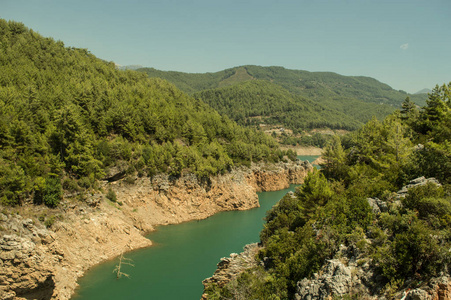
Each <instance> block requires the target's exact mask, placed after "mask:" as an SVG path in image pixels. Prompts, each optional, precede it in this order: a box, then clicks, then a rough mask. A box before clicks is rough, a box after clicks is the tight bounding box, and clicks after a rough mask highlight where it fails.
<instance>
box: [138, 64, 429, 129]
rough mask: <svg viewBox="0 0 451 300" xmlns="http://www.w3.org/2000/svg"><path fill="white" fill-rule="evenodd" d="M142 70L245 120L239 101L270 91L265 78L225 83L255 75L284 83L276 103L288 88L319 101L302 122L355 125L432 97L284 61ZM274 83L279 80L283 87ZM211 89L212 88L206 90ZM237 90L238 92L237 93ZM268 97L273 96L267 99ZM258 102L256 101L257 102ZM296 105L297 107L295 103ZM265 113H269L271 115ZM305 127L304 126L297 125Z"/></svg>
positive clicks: (303, 98)
mask: <svg viewBox="0 0 451 300" xmlns="http://www.w3.org/2000/svg"><path fill="white" fill-rule="evenodd" d="M138 71H141V72H145V73H147V74H148V76H149V77H159V78H163V79H166V80H168V81H170V82H172V83H173V84H175V85H176V86H177V87H178V88H180V89H181V90H183V91H185V92H187V93H189V94H194V95H196V97H200V98H201V99H202V100H204V101H205V102H207V103H209V104H210V105H211V106H212V107H214V108H216V109H218V110H219V111H222V112H223V113H225V114H227V115H228V116H229V117H231V118H233V119H234V120H236V121H240V122H241V121H243V120H241V119H237V118H236V116H237V115H240V114H237V110H236V108H237V107H236V106H237V105H241V104H238V103H243V101H246V97H251V98H252V99H256V98H255V96H256V95H259V94H263V95H265V88H266V87H263V84H261V83H260V84H257V85H241V86H239V87H236V89H235V91H233V89H225V88H226V87H230V86H235V85H238V84H243V83H244V82H249V81H255V80H259V81H265V82H270V83H271V84H272V85H273V86H272V87H271V89H274V91H276V90H278V92H281V91H282V90H281V89H283V91H284V92H283V93H282V94H284V95H285V96H281V95H280V93H279V95H278V96H274V97H273V103H276V104H275V105H276V106H277V107H279V106H280V105H282V104H281V103H279V104H277V101H279V100H280V99H286V98H287V97H286V94H287V93H288V94H290V97H291V98H292V99H293V101H295V102H299V103H301V104H302V105H304V106H305V107H308V106H309V105H310V106H311V105H316V107H317V108H319V107H320V109H319V110H317V112H316V113H314V114H311V115H310V117H309V116H308V114H305V112H306V111H304V113H303V116H304V117H303V118H304V120H303V121H302V122H295V123H298V124H301V123H302V124H310V126H308V127H311V126H316V125H318V124H323V125H324V127H330V128H337V129H338V128H342V127H345V128H353V127H355V126H356V124H362V123H364V122H366V121H368V120H369V119H371V117H372V116H373V115H375V116H376V117H378V118H380V119H381V118H383V117H385V116H386V115H388V114H389V113H391V112H393V111H394V110H395V109H396V108H400V107H401V104H402V102H403V101H404V100H405V98H406V97H408V96H409V97H410V99H411V101H413V102H415V103H416V104H418V105H420V106H423V105H425V104H426V99H427V95H425V94H418V95H412V94H407V93H405V92H402V91H397V90H394V89H392V88H391V87H390V86H388V85H386V84H384V83H381V82H379V81H377V80H376V79H374V78H370V77H363V76H343V75H339V74H336V73H331V72H308V71H302V70H289V69H285V68H283V67H260V66H241V67H235V68H231V69H227V70H223V71H220V72H216V73H198V74H193V73H182V72H174V71H160V70H156V69H154V68H142V69H138ZM275 86H278V88H279V89H277V88H276V87H275ZM244 87H247V88H249V89H250V90H249V93H247V94H248V95H246V92H245V91H243V88H244ZM258 88H262V89H263V90H260V91H258ZM207 90H212V91H210V92H207ZM232 91H233V92H232ZM238 91H239V92H238ZM220 94H222V95H220ZM233 95H235V96H236V97H235V98H234V96H233ZM274 95H275V94H274ZM266 96H267V95H266ZM266 96H264V97H266ZM224 98H226V99H227V105H229V107H231V108H234V109H224V110H222V108H220V106H221V105H224V104H225V103H223V104H219V103H217V104H215V102H217V101H219V102H220V101H224ZM221 99H222V100H221ZM252 101H253V100H252ZM264 101H266V100H264ZM265 103H268V102H267V101H266V102H265ZM307 103H310V104H307ZM255 105H256V104H255V103H254V105H253V107H254V108H255ZM258 106H260V105H258ZM242 107H243V112H242V113H243V114H244V115H247V116H250V115H251V114H252V112H251V111H248V110H247V109H244V107H248V106H242ZM291 107H292V108H294V107H295V106H291ZM248 108H250V107H248ZM266 111H271V106H268V107H267V108H266ZM331 112H335V113H331ZM232 114H235V116H232ZM294 115H296V114H294ZM265 116H266V117H267V116H268V115H265ZM343 116H346V118H347V121H346V122H343V120H344V119H343V118H342V117H343ZM275 117H276V116H275V115H274V114H273V115H272V117H271V118H272V119H274V118H275ZM291 117H293V116H291ZM291 117H290V118H289V119H291ZM279 119H281V124H283V125H285V126H287V127H288V124H287V123H290V122H288V121H287V122H286V123H284V122H283V120H286V119H284V118H279ZM321 120H327V121H328V122H325V123H322V121H321ZM251 123H253V122H251ZM291 124H292V125H291V127H292V126H293V124H294V123H293V122H291ZM314 124H316V125H314ZM351 124H352V125H351ZM303 128H305V127H298V128H292V129H303Z"/></svg>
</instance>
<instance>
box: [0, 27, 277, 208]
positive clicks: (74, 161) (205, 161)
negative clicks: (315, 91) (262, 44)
mask: <svg viewBox="0 0 451 300" xmlns="http://www.w3.org/2000/svg"><path fill="white" fill-rule="evenodd" d="M0 69H1V72H0V199H1V202H2V203H6V204H18V203H21V202H23V201H24V200H25V199H30V198H33V199H34V201H35V202H36V203H46V204H47V205H49V206H56V205H57V204H58V202H59V199H60V197H61V188H63V189H66V190H77V189H80V188H83V189H85V188H88V187H91V186H93V185H94V184H95V182H96V180H98V179H101V178H104V177H106V176H110V175H112V174H113V173H114V172H117V170H124V171H126V172H128V173H133V172H138V173H139V174H140V175H145V174H148V175H153V174H155V173H158V172H168V173H170V174H172V175H174V176H177V175H179V174H180V173H181V172H182V171H190V172H194V173H196V174H197V175H198V176H200V177H202V176H209V175H212V174H217V173H219V172H225V171H226V170H228V169H229V168H230V167H231V166H232V165H236V164H249V163H250V162H251V161H259V160H268V161H277V160H279V159H280V158H281V157H282V156H283V153H282V152H281V151H279V150H278V148H277V143H276V142H275V141H274V140H273V139H272V138H271V137H268V136H265V135H264V134H263V133H258V132H255V131H253V130H249V129H244V128H242V127H240V126H238V125H237V124H236V123H235V122H233V121H231V120H230V119H229V118H227V117H223V116H220V115H219V114H218V113H217V112H216V111H214V110H213V109H211V108H210V107H209V106H208V105H206V104H204V103H203V102H202V101H199V100H195V99H193V98H191V97H189V96H188V95H186V94H184V93H183V92H181V91H179V90H178V89H176V88H175V87H174V86H173V85H171V84H170V83H168V82H166V81H164V80H161V79H149V78H148V77H147V76H146V75H145V74H143V73H139V72H134V71H119V70H117V68H116V66H115V65H114V63H111V62H110V63H108V62H105V61H102V60H100V59H98V58H96V57H95V56H94V55H92V54H90V53H89V52H88V51H87V50H85V49H76V48H66V47H64V45H63V43H62V42H60V41H57V42H55V41H54V40H53V39H51V38H44V37H42V36H40V35H39V34H37V33H36V32H34V31H32V30H29V29H27V28H26V27H25V26H24V25H23V24H21V23H17V22H12V21H9V22H8V21H5V20H0Z"/></svg>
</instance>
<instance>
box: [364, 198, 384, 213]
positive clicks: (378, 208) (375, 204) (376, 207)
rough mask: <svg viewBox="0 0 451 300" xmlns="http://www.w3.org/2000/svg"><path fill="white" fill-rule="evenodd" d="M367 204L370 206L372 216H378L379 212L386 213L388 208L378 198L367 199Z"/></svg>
mask: <svg viewBox="0 0 451 300" xmlns="http://www.w3.org/2000/svg"><path fill="white" fill-rule="evenodd" d="M366 200H367V201H368V204H369V205H370V207H371V209H372V210H373V214H375V215H378V214H380V213H381V212H387V211H388V206H387V203H385V201H382V200H380V199H378V198H367V199H366Z"/></svg>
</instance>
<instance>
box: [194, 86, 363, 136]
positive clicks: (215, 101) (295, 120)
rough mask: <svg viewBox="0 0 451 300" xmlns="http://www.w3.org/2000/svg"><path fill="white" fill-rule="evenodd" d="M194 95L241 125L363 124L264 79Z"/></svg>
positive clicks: (351, 127)
mask: <svg viewBox="0 0 451 300" xmlns="http://www.w3.org/2000/svg"><path fill="white" fill-rule="evenodd" d="M194 97H196V98H198V99H202V100H204V101H205V102H206V103H207V104H209V105H210V106H211V107H213V108H214V109H216V110H217V111H218V112H219V113H220V114H223V115H227V116H228V117H229V118H231V119H233V120H235V121H237V122H238V123H239V124H242V125H258V124H261V123H264V124H272V125H278V124H282V125H283V126H285V127H287V128H290V129H292V130H295V131H297V130H299V129H307V128H310V129H312V128H323V127H329V128H336V129H347V130H355V129H357V128H358V127H360V126H361V125H363V123H361V122H359V121H357V120H355V119H353V118H350V117H349V116H347V115H345V114H344V113H341V112H339V111H336V110H334V109H329V108H327V107H324V106H322V105H320V104H317V103H316V102H314V101H311V100H307V99H303V98H301V97H300V96H298V95H295V94H292V93H290V92H288V91H287V90H286V89H284V88H283V87H281V86H280V85H276V84H274V83H271V82H269V81H264V80H252V81H246V82H243V83H238V84H235V85H231V86H227V87H223V88H217V89H212V90H205V91H202V92H198V93H195V94H194Z"/></svg>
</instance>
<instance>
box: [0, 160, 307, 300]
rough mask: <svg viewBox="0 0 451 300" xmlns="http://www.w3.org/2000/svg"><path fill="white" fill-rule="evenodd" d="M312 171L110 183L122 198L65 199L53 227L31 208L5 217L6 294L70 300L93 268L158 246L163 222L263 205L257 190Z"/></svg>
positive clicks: (282, 168) (262, 169) (294, 168)
mask: <svg viewBox="0 0 451 300" xmlns="http://www.w3.org/2000/svg"><path fill="white" fill-rule="evenodd" d="M311 168H312V167H311V165H310V164H308V163H301V162H294V163H280V164H275V165H253V166H252V168H250V169H249V168H237V169H234V170H232V171H231V172H230V173H227V174H224V175H219V176H215V177H213V178H211V179H210V180H209V181H207V182H199V181H198V180H197V178H196V177H195V176H192V175H190V174H186V175H184V176H181V177H180V178H170V177H168V176H155V177H154V178H152V180H149V178H136V181H135V183H134V184H133V185H130V184H129V183H127V182H125V181H118V182H116V183H110V184H107V183H104V186H103V190H104V191H105V193H106V191H107V190H108V189H112V190H113V191H114V192H115V193H116V196H117V201H118V202H117V203H113V202H110V201H109V200H107V199H105V197H104V196H103V194H93V195H90V199H89V201H88V202H89V203H90V206H89V205H87V204H85V203H81V202H79V201H75V200H71V199H65V201H64V202H63V204H62V205H61V209H60V211H59V213H60V214H61V218H60V220H58V219H57V220H56V221H55V223H54V224H53V225H52V226H51V228H50V229H46V228H45V227H44V226H43V225H42V224H41V223H40V222H39V221H38V220H37V218H36V216H33V214H32V213H30V212H28V214H27V213H26V212H23V213H22V214H23V215H28V216H30V218H24V217H21V215H20V214H19V215H16V214H10V213H7V214H2V216H1V220H2V221H5V222H4V223H2V224H1V225H2V226H3V225H4V227H5V228H4V229H5V230H4V232H2V234H3V233H5V234H3V238H2V240H1V242H0V246H2V255H1V257H0V259H1V266H2V274H0V296H2V298H3V299H26V298H28V297H29V296H30V295H36V294H39V295H41V296H40V297H41V299H70V297H71V295H72V294H73V292H74V290H75V288H76V287H77V284H76V281H77V279H78V278H79V277H80V276H82V275H83V274H84V272H86V270H88V269H89V268H91V267H92V266H94V265H96V264H98V263H101V262H103V261H106V260H108V259H112V258H114V257H116V256H118V255H120V254H121V253H123V252H125V251H130V250H134V249H138V248H142V247H147V246H150V245H151V242H150V241H149V240H148V239H146V238H145V237H144V236H143V235H144V234H145V233H148V232H149V231H152V230H154V229H155V226H157V225H165V224H177V223H181V222H185V221H190V220H199V219H203V218H207V217H209V216H211V215H213V214H215V213H217V212H219V211H226V210H245V209H249V208H252V207H257V206H258V205H259V204H258V198H257V195H256V192H257V191H270V190H279V189H283V188H286V187H288V186H289V184H290V183H296V184H300V183H302V181H303V178H304V177H305V176H306V174H307V172H308V171H309V170H310V169H311ZM119 203H122V205H120V204H119ZM52 213H54V214H56V213H58V212H57V211H53V212H52ZM5 218H6V219H5ZM10 225H13V226H10ZM24 245H27V247H25V246H24ZM14 274H16V275H14Z"/></svg>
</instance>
